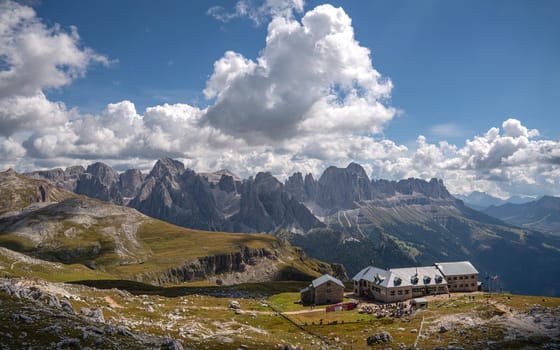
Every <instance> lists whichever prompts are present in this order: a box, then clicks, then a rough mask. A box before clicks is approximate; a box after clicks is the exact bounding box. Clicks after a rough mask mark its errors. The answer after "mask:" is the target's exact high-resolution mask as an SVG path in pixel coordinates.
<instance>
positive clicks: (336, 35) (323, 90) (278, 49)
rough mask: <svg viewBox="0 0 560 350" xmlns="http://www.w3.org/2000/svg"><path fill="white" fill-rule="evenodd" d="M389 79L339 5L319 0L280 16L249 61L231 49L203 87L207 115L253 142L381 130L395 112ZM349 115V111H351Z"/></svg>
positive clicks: (226, 130)
mask: <svg viewBox="0 0 560 350" xmlns="http://www.w3.org/2000/svg"><path fill="white" fill-rule="evenodd" d="M391 89H392V83H391V81H390V80H389V79H385V78H382V77H381V74H380V73H379V72H378V71H377V70H375V69H374V67H373V65H372V62H371V56H370V51H369V49H367V48H365V47H363V46H360V44H359V43H358V42H357V41H356V40H355V38H354V30H353V28H352V21H351V19H350V17H348V15H347V14H346V13H345V12H344V10H343V9H342V8H335V7H333V6H331V5H321V6H318V7H316V8H315V9H313V10H311V11H309V12H307V13H306V14H305V15H304V16H303V18H302V19H301V21H298V20H296V19H294V18H292V17H285V16H277V17H274V18H273V19H272V21H271V22H270V24H269V25H268V35H267V38H266V47H265V48H264V49H263V50H262V53H261V55H260V56H259V57H258V58H257V59H256V61H252V60H250V59H247V58H245V57H243V56H242V55H241V54H239V53H234V52H227V53H226V54H225V55H224V57H223V58H221V59H220V60H218V61H217V62H216V63H215V64H214V72H213V74H212V76H211V77H210V79H209V81H208V83H207V87H206V90H205V93H206V96H207V97H210V98H211V97H216V101H215V104H213V105H212V106H210V107H209V108H208V111H207V112H206V115H205V117H204V120H205V121H207V123H208V124H209V125H211V126H213V127H215V128H217V129H219V130H221V131H222V132H224V133H226V134H229V135H232V136H235V137H240V138H243V139H245V140H246V141H248V142H249V143H251V144H258V143H263V142H270V140H276V141H281V140H286V139H290V138H295V137H298V136H300V135H303V134H306V133H313V134H316V133H322V132H335V131H336V132H340V131H347V132H358V131H359V132H363V133H378V132H380V131H381V130H382V127H383V125H384V124H385V123H386V122H388V121H389V120H391V119H392V118H393V116H394V115H395V110H394V109H393V108H391V107H389V106H388V105H387V104H386V102H387V100H388V98H389V97H390V93H391ZM349 116H351V117H352V118H349Z"/></svg>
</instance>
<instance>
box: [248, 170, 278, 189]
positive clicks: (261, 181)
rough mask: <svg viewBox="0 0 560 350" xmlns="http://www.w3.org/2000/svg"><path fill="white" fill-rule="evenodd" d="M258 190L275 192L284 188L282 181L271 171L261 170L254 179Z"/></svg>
mask: <svg viewBox="0 0 560 350" xmlns="http://www.w3.org/2000/svg"><path fill="white" fill-rule="evenodd" d="M254 183H255V185H256V186H257V191H258V192H273V191H276V190H280V189H282V183H281V182H280V181H278V179H277V178H275V177H274V176H272V174H271V173H270V172H268V171H267V172H260V173H258V174H257V176H255V180H254Z"/></svg>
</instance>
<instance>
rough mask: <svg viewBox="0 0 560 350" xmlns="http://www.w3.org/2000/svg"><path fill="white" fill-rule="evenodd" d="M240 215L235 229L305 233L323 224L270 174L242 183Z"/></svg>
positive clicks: (263, 174)
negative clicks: (289, 230)
mask: <svg viewBox="0 0 560 350" xmlns="http://www.w3.org/2000/svg"><path fill="white" fill-rule="evenodd" d="M242 188H243V189H242V193H241V201H240V209H239V213H238V214H236V215H234V217H233V218H232V221H233V222H234V229H236V230H242V231H250V232H275V231H277V230H278V229H280V228H287V227H289V228H291V229H293V230H296V231H298V230H299V231H307V230H309V229H311V228H313V227H322V226H323V224H322V223H321V222H320V221H319V220H318V219H317V218H315V216H313V214H311V212H310V211H309V210H308V209H307V208H306V207H305V206H304V205H303V204H301V203H300V202H299V201H298V200H297V199H296V198H295V197H293V196H291V195H290V194H289V193H288V192H287V191H285V190H284V186H283V185H282V183H280V182H279V181H278V180H277V179H276V178H275V177H273V176H272V175H271V174H270V173H258V174H257V176H256V177H255V179H254V180H253V179H252V178H250V179H248V180H246V181H244V182H243V186H242Z"/></svg>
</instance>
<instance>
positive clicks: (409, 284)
mask: <svg viewBox="0 0 560 350" xmlns="http://www.w3.org/2000/svg"><path fill="white" fill-rule="evenodd" d="M352 280H353V282H354V293H355V294H356V295H359V296H363V297H367V298H370V299H374V300H379V301H382V302H397V301H403V300H408V299H412V298H417V297H421V296H425V295H435V294H443V293H449V292H456V291H457V292H458V291H465V292H470V291H476V290H477V289H478V271H476V269H475V268H474V267H473V266H472V264H471V263H470V262H468V261H462V262H452V263H437V264H434V266H422V267H406V268H396V269H389V270H385V269H381V268H378V267H374V266H368V267H366V268H364V269H363V270H361V271H360V272H358V273H357V274H356V275H355V276H354V277H353V278H352ZM450 281H451V282H450Z"/></svg>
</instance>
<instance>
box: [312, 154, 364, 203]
mask: <svg viewBox="0 0 560 350" xmlns="http://www.w3.org/2000/svg"><path fill="white" fill-rule="evenodd" d="M318 190H319V192H318V194H317V203H318V204H319V205H320V206H321V207H323V208H325V209H330V210H331V211H336V210H340V209H352V208H356V206H357V205H356V203H357V202H360V201H363V200H368V199H371V197H372V196H371V194H372V188H371V182H370V180H369V178H368V176H367V174H366V172H365V171H364V169H363V168H362V167H361V166H360V165H359V164H356V163H351V164H350V165H348V166H347V167H346V168H345V169H343V168H336V167H334V166H331V167H329V168H327V169H326V170H325V172H324V173H323V175H322V176H321V178H319V188H318Z"/></svg>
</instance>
